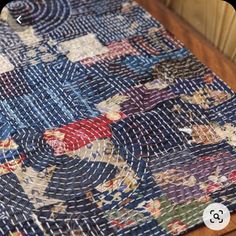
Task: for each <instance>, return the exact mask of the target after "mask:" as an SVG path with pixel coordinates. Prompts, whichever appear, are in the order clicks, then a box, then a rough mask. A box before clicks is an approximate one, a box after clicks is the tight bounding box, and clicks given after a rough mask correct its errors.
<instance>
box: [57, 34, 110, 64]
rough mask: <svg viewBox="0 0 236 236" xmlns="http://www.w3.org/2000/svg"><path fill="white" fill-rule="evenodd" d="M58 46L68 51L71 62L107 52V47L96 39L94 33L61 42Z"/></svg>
mask: <svg viewBox="0 0 236 236" xmlns="http://www.w3.org/2000/svg"><path fill="white" fill-rule="evenodd" d="M60 46H61V47H62V50H63V51H64V52H66V51H68V52H69V53H68V54H67V57H68V58H69V59H70V60H71V61H72V62H76V61H80V60H82V59H85V58H88V57H94V56H97V55H99V54H103V53H107V52H108V49H107V48H106V47H104V46H103V45H102V44H101V43H100V42H99V41H98V40H97V39H96V36H95V35H94V34H88V35H86V36H83V37H80V38H77V39H73V40H69V41H65V42H62V43H60Z"/></svg>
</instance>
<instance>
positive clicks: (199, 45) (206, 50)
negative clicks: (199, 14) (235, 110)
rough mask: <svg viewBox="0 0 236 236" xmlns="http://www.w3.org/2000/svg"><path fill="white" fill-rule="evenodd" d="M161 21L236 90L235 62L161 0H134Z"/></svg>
mask: <svg viewBox="0 0 236 236" xmlns="http://www.w3.org/2000/svg"><path fill="white" fill-rule="evenodd" d="M136 2H138V3H139V4H140V5H141V6H143V7H144V8H145V9H146V10H148V11H149V12H150V13H151V14H152V15H153V16H154V17H155V18H156V19H157V20H158V21H159V22H161V23H162V24H163V25H164V26H165V27H166V28H167V29H168V30H169V31H170V32H172V33H173V34H174V35H175V36H176V38H177V39H179V40H180V41H182V42H183V43H184V44H185V46H186V48H188V49H189V50H190V51H192V53H193V54H194V55H195V56H196V57H197V58H198V59H199V60H200V61H202V62H203V63H204V64H205V65H207V66H208V67H209V68H211V69H212V71H214V72H215V73H216V74H217V75H218V76H219V77H220V78H221V79H223V80H224V81H225V82H226V83H227V84H228V85H229V86H230V87H231V88H232V89H233V90H234V91H236V64H234V63H233V62H232V61H230V60H229V59H228V58H227V57H225V56H224V55H223V54H222V53H220V52H219V51H218V50H217V49H216V48H215V47H214V46H213V45H212V44H211V43H210V42H208V41H207V40H206V39H205V38H204V37H203V36H202V35H201V34H200V33H198V32H197V31H196V30H195V29H194V28H193V27H192V26H190V25H189V24H188V23H187V22H186V21H184V20H183V19H182V18H181V17H180V16H178V15H176V14H175V13H173V12H172V11H171V10H169V9H168V8H167V7H166V6H165V5H164V4H163V3H162V2H161V0H136Z"/></svg>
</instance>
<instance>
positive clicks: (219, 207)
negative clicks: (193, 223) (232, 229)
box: [203, 203, 230, 230]
mask: <svg viewBox="0 0 236 236" xmlns="http://www.w3.org/2000/svg"><path fill="white" fill-rule="evenodd" d="M203 221H204V223H205V225H206V226H207V227H208V228H209V229H212V230H221V229H224V228H225V227H226V226H227V225H228V224H229V222H230V212H229V209H228V208H227V207H226V206H225V205H223V204H221V203H211V204H210V205H208V206H207V207H206V208H205V209H204V211H203Z"/></svg>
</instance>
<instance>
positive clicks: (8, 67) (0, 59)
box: [0, 55, 14, 73]
mask: <svg viewBox="0 0 236 236" xmlns="http://www.w3.org/2000/svg"><path fill="white" fill-rule="evenodd" d="M0 63H1V68H0V73H6V72H9V71H12V70H14V66H13V65H12V64H11V63H10V61H9V60H8V59H7V58H6V56H3V55H0Z"/></svg>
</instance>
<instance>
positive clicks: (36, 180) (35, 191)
mask: <svg viewBox="0 0 236 236" xmlns="http://www.w3.org/2000/svg"><path fill="white" fill-rule="evenodd" d="M55 168H56V167H55V166H52V167H48V168H46V169H44V170H43V171H41V172H37V171H35V170H34V169H33V168H32V167H26V168H25V169H21V168H18V169H16V170H15V171H14V174H15V175H16V176H17V178H18V180H19V182H20V184H21V186H22V188H23V189H24V191H25V193H26V194H27V196H28V198H29V199H30V201H31V203H32V204H33V205H34V207H35V208H36V209H38V208H40V207H44V206H47V205H51V204H55V203H59V202H61V200H58V199H54V198H49V197H47V196H45V195H44V191H45V189H46V188H47V186H48V183H49V181H50V180H51V177H52V175H53V173H54V170H55Z"/></svg>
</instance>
